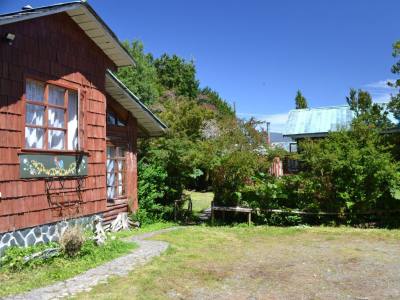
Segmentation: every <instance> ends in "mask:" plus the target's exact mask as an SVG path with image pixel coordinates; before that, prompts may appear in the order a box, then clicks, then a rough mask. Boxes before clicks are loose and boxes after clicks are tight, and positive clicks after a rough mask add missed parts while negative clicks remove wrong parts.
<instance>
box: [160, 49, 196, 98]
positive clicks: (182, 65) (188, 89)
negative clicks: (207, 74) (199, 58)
mask: <svg viewBox="0 0 400 300" xmlns="http://www.w3.org/2000/svg"><path fill="white" fill-rule="evenodd" d="M154 66H155V68H156V70H157V75H158V81H159V83H160V84H161V85H162V86H163V87H164V88H165V89H167V90H174V91H175V92H176V94H177V95H178V96H186V97H189V98H191V99H195V98H196V96H197V93H198V89H199V81H198V80H197V79H196V67H195V65H194V62H193V61H190V62H188V61H186V60H185V59H183V58H181V57H179V56H177V55H175V54H174V55H172V56H170V55H168V54H163V55H162V56H161V57H160V58H157V59H156V60H155V61H154Z"/></svg>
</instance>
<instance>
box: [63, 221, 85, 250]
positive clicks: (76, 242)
mask: <svg viewBox="0 0 400 300" xmlns="http://www.w3.org/2000/svg"><path fill="white" fill-rule="evenodd" d="M84 242H85V236H84V233H83V231H82V229H81V228H80V227H78V226H73V227H68V228H67V229H66V230H65V231H64V233H63V234H62V235H61V238H60V247H61V251H62V252H63V253H64V254H66V255H67V256H69V257H74V256H76V255H77V254H78V253H79V251H81V249H82V246H83V244H84Z"/></svg>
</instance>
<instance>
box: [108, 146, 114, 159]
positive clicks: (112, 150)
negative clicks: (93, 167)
mask: <svg viewBox="0 0 400 300" xmlns="http://www.w3.org/2000/svg"><path fill="white" fill-rule="evenodd" d="M107 157H115V148H114V147H110V146H107Z"/></svg>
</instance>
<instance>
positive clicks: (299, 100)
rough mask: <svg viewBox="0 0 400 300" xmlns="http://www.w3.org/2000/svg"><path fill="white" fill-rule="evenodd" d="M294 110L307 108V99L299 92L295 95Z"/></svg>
mask: <svg viewBox="0 0 400 300" xmlns="http://www.w3.org/2000/svg"><path fill="white" fill-rule="evenodd" d="M295 101H296V109H302V108H308V103H307V99H306V98H305V97H304V96H303V94H302V93H301V91H300V90H298V91H297V94H296V98H295Z"/></svg>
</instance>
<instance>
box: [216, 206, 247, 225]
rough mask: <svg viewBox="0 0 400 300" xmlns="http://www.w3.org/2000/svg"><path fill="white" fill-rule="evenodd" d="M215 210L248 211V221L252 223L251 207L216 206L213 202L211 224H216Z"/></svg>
mask: <svg viewBox="0 0 400 300" xmlns="http://www.w3.org/2000/svg"><path fill="white" fill-rule="evenodd" d="M215 211H222V212H226V211H231V212H238V213H246V214H247V222H248V224H249V226H250V224H251V212H252V211H253V210H252V209H251V208H247V207H239V206H214V205H213V204H211V225H212V226H214V221H215Z"/></svg>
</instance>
